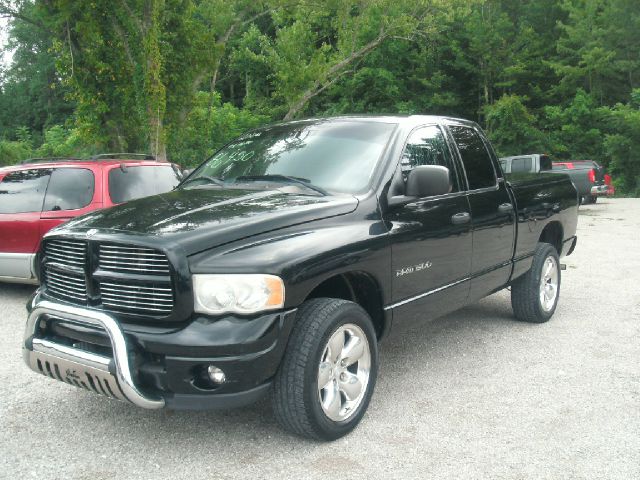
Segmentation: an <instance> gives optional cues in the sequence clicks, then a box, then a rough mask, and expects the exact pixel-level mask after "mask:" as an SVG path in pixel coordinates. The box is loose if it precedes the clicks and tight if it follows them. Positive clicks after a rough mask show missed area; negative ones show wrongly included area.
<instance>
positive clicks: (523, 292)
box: [511, 243, 560, 323]
mask: <svg viewBox="0 0 640 480" xmlns="http://www.w3.org/2000/svg"><path fill="white" fill-rule="evenodd" d="M559 298H560V260H559V258H558V252H557V251H556V249H555V248H554V247H553V246H551V245H550V244H548V243H538V246H537V247H536V250H535V253H534V255H533V263H532V265H531V268H530V269H529V271H528V272H527V273H525V274H524V275H522V276H521V277H519V278H518V279H516V280H515V281H514V282H513V284H512V285H511V306H512V308H513V313H514V314H515V316H516V318H517V319H518V320H521V321H523V322H530V323H544V322H546V321H548V320H549V319H550V318H551V317H552V316H553V313H554V312H555V311H556V306H557V305H558V299H559Z"/></svg>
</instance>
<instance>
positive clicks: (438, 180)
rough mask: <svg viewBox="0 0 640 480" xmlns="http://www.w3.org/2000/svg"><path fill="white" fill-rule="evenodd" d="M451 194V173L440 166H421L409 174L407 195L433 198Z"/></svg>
mask: <svg viewBox="0 0 640 480" xmlns="http://www.w3.org/2000/svg"><path fill="white" fill-rule="evenodd" d="M449 192H451V173H450V172H449V169H448V168H447V167H442V166H440V165H420V166H417V167H415V168H414V169H413V170H411V172H410V173H409V178H407V188H406V193H405V195H407V196H409V197H418V198H420V197H432V196H435V195H444V194H446V193H449Z"/></svg>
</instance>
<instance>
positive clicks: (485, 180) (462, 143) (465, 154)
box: [449, 125, 515, 190]
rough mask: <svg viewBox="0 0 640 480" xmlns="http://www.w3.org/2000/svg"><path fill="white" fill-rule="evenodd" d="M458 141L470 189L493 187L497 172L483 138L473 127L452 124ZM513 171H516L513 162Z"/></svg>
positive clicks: (452, 131) (451, 127)
mask: <svg viewBox="0 0 640 480" xmlns="http://www.w3.org/2000/svg"><path fill="white" fill-rule="evenodd" d="M449 128H450V129H451V133H452V134H453V139H454V140H455V141H456V144H457V146H458V150H459V151H460V156H461V157H462V163H463V164H464V169H465V171H466V172H467V181H468V182H469V190H476V189H478V188H486V187H493V186H494V185H495V184H496V182H497V180H496V172H495V170H494V169H493V164H492V163H491V157H490V156H489V152H488V151H487V148H486V147H485V146H484V143H483V141H482V138H480V135H478V132H476V131H475V130H474V129H473V128H470V127H463V126H460V125H452V126H450V127H449ZM511 171H512V172H514V171H515V170H514V169H513V163H512V164H511Z"/></svg>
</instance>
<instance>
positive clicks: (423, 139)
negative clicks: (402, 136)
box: [400, 125, 460, 192]
mask: <svg viewBox="0 0 640 480" xmlns="http://www.w3.org/2000/svg"><path fill="white" fill-rule="evenodd" d="M400 165H401V168H402V175H403V177H404V179H405V181H406V179H407V176H408V175H409V172H410V171H411V170H413V169H414V168H415V167H417V166H419V165H440V166H442V167H447V168H448V169H449V172H451V181H452V183H453V186H452V189H451V191H452V192H457V191H459V190H460V188H459V186H458V180H457V177H456V171H455V169H454V167H453V159H452V158H451V152H450V151H449V147H448V146H447V143H446V141H445V137H444V134H443V133H442V130H440V128H438V127H436V126H435V125H432V126H428V127H422V128H419V129H417V130H415V131H414V132H412V133H411V135H409V139H408V140H407V145H406V146H405V147H404V152H403V153H402V160H401V161H400Z"/></svg>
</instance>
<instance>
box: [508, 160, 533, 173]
mask: <svg viewBox="0 0 640 480" xmlns="http://www.w3.org/2000/svg"><path fill="white" fill-rule="evenodd" d="M532 163H533V162H532V159H531V157H520V158H514V159H513V160H511V173H517V172H530V171H531V165H532Z"/></svg>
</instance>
